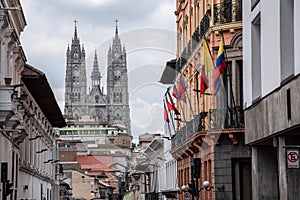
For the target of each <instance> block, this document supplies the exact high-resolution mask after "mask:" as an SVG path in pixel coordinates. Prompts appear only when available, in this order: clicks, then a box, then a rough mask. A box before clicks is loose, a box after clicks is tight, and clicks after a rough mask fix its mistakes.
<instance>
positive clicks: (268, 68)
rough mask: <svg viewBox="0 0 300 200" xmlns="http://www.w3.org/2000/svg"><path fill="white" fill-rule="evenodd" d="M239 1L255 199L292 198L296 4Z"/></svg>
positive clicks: (295, 138)
mask: <svg viewBox="0 0 300 200" xmlns="http://www.w3.org/2000/svg"><path fill="white" fill-rule="evenodd" d="M253 2H255V3H256V4H253V5H252V3H253ZM243 3H244V8H243V12H244V18H243V20H244V33H245V35H244V46H245V47H247V48H245V51H244V83H245V84H244V89H245V92H244V100H245V105H244V106H245V109H246V110H245V121H246V125H245V126H246V127H245V128H246V133H245V134H246V143H247V144H250V145H251V148H252V188H253V199H295V198H298V196H299V192H298V191H296V190H294V189H293V188H294V186H295V185H299V181H298V179H299V176H298V175H297V174H296V172H297V171H298V172H299V168H297V169H290V168H288V165H287V155H286V153H287V150H289V149H291V148H292V147H294V148H296V149H298V150H299V147H297V145H298V144H299V137H300V136H299V134H297V133H298V131H299V130H298V128H297V127H298V126H299V123H300V122H299V117H300V114H299V106H298V103H297V100H296V99H297V98H298V97H299V94H300V91H299V89H298V85H299V65H298V64H299V59H300V58H299V56H298V53H299V41H298V39H297V38H298V36H299V23H297V22H299V19H298V17H299V14H298V12H297V10H299V8H300V7H299V6H300V4H299V2H298V1H294V0H292V1H283V0H276V1H271V0H260V1H251V2H249V1H243ZM247 89H248V92H247ZM295 145H296V146H295ZM298 174H299V173H298ZM291 184H292V185H293V186H292V185H291Z"/></svg>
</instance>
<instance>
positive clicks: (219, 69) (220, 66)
mask: <svg viewBox="0 0 300 200" xmlns="http://www.w3.org/2000/svg"><path fill="white" fill-rule="evenodd" d="M225 68H226V60H225V52H224V42H223V37H221V40H220V46H219V51H218V55H217V60H216V68H215V71H214V86H215V89H216V92H218V90H219V88H220V75H221V74H222V73H223V70H224V69H225Z"/></svg>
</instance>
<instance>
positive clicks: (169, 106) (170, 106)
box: [166, 91, 180, 115]
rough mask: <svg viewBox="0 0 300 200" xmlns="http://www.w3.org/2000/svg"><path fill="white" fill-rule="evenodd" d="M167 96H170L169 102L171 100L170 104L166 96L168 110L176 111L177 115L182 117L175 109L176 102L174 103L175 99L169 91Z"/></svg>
mask: <svg viewBox="0 0 300 200" xmlns="http://www.w3.org/2000/svg"><path fill="white" fill-rule="evenodd" d="M167 94H168V97H169V100H170V102H169V101H168V97H167V96H166V102H167V107H168V109H169V110H174V112H175V115H180V113H179V112H178V110H177V108H176V107H175V104H174V102H173V99H172V97H171V95H170V93H169V91H168V92H167Z"/></svg>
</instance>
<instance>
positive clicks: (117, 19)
mask: <svg viewBox="0 0 300 200" xmlns="http://www.w3.org/2000/svg"><path fill="white" fill-rule="evenodd" d="M115 22H116V35H118V22H119V20H118V19H116V20H115Z"/></svg>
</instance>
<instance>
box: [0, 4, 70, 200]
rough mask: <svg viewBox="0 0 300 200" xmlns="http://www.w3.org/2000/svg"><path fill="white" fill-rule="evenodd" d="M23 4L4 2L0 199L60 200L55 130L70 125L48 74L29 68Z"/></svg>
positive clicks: (0, 19) (0, 14)
mask: <svg viewBox="0 0 300 200" xmlns="http://www.w3.org/2000/svg"><path fill="white" fill-rule="evenodd" d="M25 25H26V21H25V18H24V13H23V11H22V7H21V4H20V2H19V0H14V1H11V0H4V1H1V2H0V164H1V174H0V177H1V182H0V187H1V188H0V196H1V197H0V199H3V200H5V199H15V200H17V199H49V200H50V199H58V191H59V190H58V180H57V178H58V176H57V175H56V174H57V173H58V167H57V166H58V164H59V162H58V158H59V156H58V148H57V145H56V140H55V138H56V134H55V133H56V131H55V130H54V127H63V126H65V125H66V124H65V121H64V119H63V117H62V114H61V111H60V109H59V107H58V105H57V102H56V100H55V97H54V94H53V92H52V90H51V88H50V86H49V83H48V82H47V79H46V77H45V75H44V74H43V73H42V72H40V71H38V70H37V69H35V68H33V67H31V66H29V65H26V64H25V63H26V57H25V55H24V52H23V49H22V46H21V43H20V35H21V32H22V31H23V29H24V27H25Z"/></svg>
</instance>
